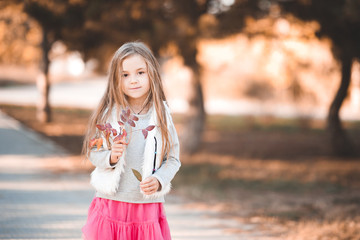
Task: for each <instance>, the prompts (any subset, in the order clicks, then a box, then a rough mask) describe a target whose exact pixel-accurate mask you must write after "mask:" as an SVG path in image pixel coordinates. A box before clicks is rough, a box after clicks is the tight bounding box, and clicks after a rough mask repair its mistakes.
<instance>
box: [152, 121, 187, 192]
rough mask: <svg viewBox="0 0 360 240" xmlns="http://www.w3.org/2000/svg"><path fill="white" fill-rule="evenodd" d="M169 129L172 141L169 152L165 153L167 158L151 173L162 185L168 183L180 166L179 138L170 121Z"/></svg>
mask: <svg viewBox="0 0 360 240" xmlns="http://www.w3.org/2000/svg"><path fill="white" fill-rule="evenodd" d="M169 131H170V136H171V143H172V144H171V147H170V153H168V154H167V158H166V159H165V160H164V161H163V162H162V164H161V166H160V168H159V169H158V170H157V171H156V172H155V173H154V174H153V176H154V177H156V178H157V179H158V180H159V182H160V184H161V186H162V187H163V186H166V185H168V184H169V183H170V182H171V180H172V179H173V178H174V177H175V174H176V173H177V172H178V171H179V168H180V166H181V162H180V159H179V155H180V145H179V138H178V135H177V133H176V129H175V126H174V124H173V123H172V122H171V124H170V128H169Z"/></svg>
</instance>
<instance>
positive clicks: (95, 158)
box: [89, 150, 115, 168]
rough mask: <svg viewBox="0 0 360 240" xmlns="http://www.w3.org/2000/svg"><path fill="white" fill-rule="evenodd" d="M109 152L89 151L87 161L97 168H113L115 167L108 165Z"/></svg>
mask: <svg viewBox="0 0 360 240" xmlns="http://www.w3.org/2000/svg"><path fill="white" fill-rule="evenodd" d="M110 155H111V151H110V150H99V151H97V150H91V151H90V156H89V160H90V162H91V163H92V164H93V165H94V166H95V167H98V168H113V167H115V166H111V165H110Z"/></svg>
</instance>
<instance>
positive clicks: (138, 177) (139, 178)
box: [131, 168, 142, 182]
mask: <svg viewBox="0 0 360 240" xmlns="http://www.w3.org/2000/svg"><path fill="white" fill-rule="evenodd" d="M131 170H132V171H133V173H134V175H135V177H136V179H137V180H139V182H141V181H142V176H141V174H140V173H139V172H138V171H136V170H135V169H133V168H132V169H131Z"/></svg>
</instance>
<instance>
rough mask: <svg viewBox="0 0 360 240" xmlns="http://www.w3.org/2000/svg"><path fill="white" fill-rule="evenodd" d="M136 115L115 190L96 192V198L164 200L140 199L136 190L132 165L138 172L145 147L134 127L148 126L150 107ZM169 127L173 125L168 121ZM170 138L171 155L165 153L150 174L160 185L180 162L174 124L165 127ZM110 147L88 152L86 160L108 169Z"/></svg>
mask: <svg viewBox="0 0 360 240" xmlns="http://www.w3.org/2000/svg"><path fill="white" fill-rule="evenodd" d="M136 116H137V117H138V118H139V121H137V122H136V127H135V128H133V129H132V130H133V133H132V137H131V141H130V143H129V145H127V147H126V152H125V162H126V164H125V171H124V172H123V173H122V174H121V180H120V184H119V189H118V191H117V193H116V194H115V195H112V196H108V195H104V194H101V193H99V192H97V193H96V197H101V198H106V199H111V200H116V201H122V202H130V203H153V202H164V201H165V200H164V197H163V196H162V197H159V198H156V199H149V200H146V199H144V198H143V195H142V194H141V192H140V182H139V181H138V180H137V179H136V178H135V176H134V174H133V172H132V170H131V169H132V168H133V169H136V170H138V171H139V172H141V169H142V163H143V155H144V148H145V139H144V136H143V134H142V132H141V131H136V130H138V129H144V128H146V127H147V126H148V124H149V120H150V116H151V110H150V111H148V112H147V113H146V114H143V115H136ZM171 126H173V124H171ZM169 131H170V134H171V138H172V139H173V143H172V144H173V146H172V148H173V150H172V151H171V154H172V155H169V156H168V157H167V159H166V160H165V161H163V163H162V165H161V167H160V168H159V169H158V170H157V171H156V172H155V173H154V174H153V176H154V177H156V178H157V179H158V180H159V182H160V184H161V185H166V184H168V183H169V182H170V181H171V180H172V179H173V178H174V176H175V174H176V172H177V171H178V170H179V168H180V166H181V163H180V160H179V139H178V136H177V133H176V129H175V127H172V128H171V129H169ZM110 154H111V151H110V150H102V151H91V153H90V161H91V162H92V163H93V165H94V166H96V167H99V168H111V166H110Z"/></svg>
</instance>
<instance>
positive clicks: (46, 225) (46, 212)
mask: <svg viewBox="0 0 360 240" xmlns="http://www.w3.org/2000/svg"><path fill="white" fill-rule="evenodd" d="M68 159H69V156H68V155H67V154H66V152H65V151H64V150H62V149H61V148H60V147H59V146H57V145H55V144H54V143H52V142H51V141H49V140H48V139H45V138H43V137H41V136H39V135H38V134H36V133H35V132H32V131H31V130H29V129H26V128H25V127H23V126H22V125H21V124H19V123H18V122H17V121H15V120H14V119H12V118H9V117H8V116H6V115H4V114H3V113H1V111H0V216H1V217H0V239H80V237H81V231H80V229H81V227H82V226H83V224H84V223H85V220H86V214H87V208H88V206H89V204H90V202H91V200H92V198H93V195H94V191H93V189H92V188H91V186H90V184H89V183H88V182H89V175H88V174H85V173H84V174H81V173H76V174H75V173H72V172H71V171H66V172H59V171H57V172H56V171H55V170H56V167H54V166H59V165H60V166H61V165H62V164H65V165H66V162H68ZM185 203H186V202H185V201H184V200H182V199H180V198H179V197H177V196H174V195H170V196H169V197H168V198H167V202H166V204H165V208H166V212H167V216H168V221H169V224H170V228H171V231H172V236H173V239H174V240H181V239H187V240H191V239H193V240H200V239H208V240H222V239H224V240H230V239H231V240H232V239H241V238H239V237H237V236H235V235H234V234H233V233H232V229H234V228H235V227H236V226H237V224H238V223H237V222H235V221H232V220H223V219H220V218H218V217H217V216H216V212H210V211H204V210H194V209H190V208H188V207H186V204H185Z"/></svg>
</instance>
